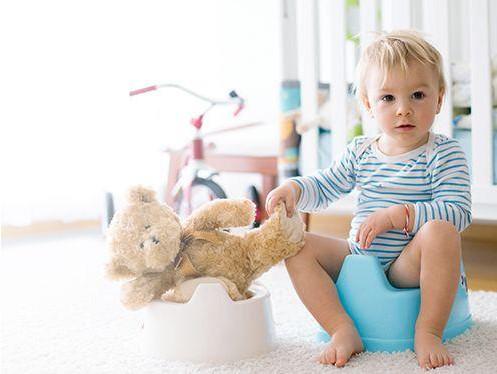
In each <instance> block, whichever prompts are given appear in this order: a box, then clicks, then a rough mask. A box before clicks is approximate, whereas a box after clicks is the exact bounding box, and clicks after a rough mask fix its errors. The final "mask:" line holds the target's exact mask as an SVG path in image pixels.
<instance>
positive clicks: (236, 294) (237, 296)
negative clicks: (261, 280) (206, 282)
mask: <svg viewBox="0 0 497 374" xmlns="http://www.w3.org/2000/svg"><path fill="white" fill-rule="evenodd" d="M216 278H217V279H219V280H220V281H221V282H223V283H224V285H225V286H226V291H227V292H228V295H229V297H230V298H231V300H233V301H239V300H245V299H246V297H245V296H244V295H242V294H241V293H240V291H239V290H238V287H237V286H236V284H235V283H233V282H232V281H230V280H229V279H227V278H225V277H216Z"/></svg>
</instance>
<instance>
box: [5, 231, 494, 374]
mask: <svg viewBox="0 0 497 374" xmlns="http://www.w3.org/2000/svg"><path fill="white" fill-rule="evenodd" d="M4 244H5V243H4ZM104 261H105V249H104V242H103V240H102V239H101V238H99V237H98V236H97V235H84V236H81V235H80V236H72V237H65V238H62V237H61V238H57V239H53V240H44V241H31V242H24V243H17V244H11V245H7V246H4V248H3V250H2V261H1V264H2V269H1V288H2V315H3V318H2V321H1V329H2V331H1V334H0V336H1V347H2V351H1V353H2V355H1V357H2V361H3V362H2V366H1V370H0V371H1V372H2V373H5V374H6V373H16V374H17V373H23V374H28V373H49V374H54V373H64V374H66V373H71V374H76V373H84V374H88V373H167V372H174V373H177V372H178V373H185V372H202V373H204V372H205V373H214V372H215V373H233V372H236V373H265V372H271V373H288V372H297V373H318V372H330V371H333V370H340V373H364V372H367V373H370V374H371V373H407V372H424V371H423V370H421V369H420V368H419V367H418V366H417V363H416V360H415V357H414V353H413V352H410V351H406V352H402V353H395V354H386V353H363V354H360V355H358V356H355V357H354V358H353V359H352V360H351V361H350V363H349V364H348V365H347V366H346V367H345V368H344V369H337V368H335V367H325V366H322V365H320V364H318V363H317V362H316V357H317V355H318V354H319V352H320V351H321V350H322V348H323V345H322V344H320V343H317V342H316V341H315V333H316V329H317V326H316V324H315V322H314V321H313V319H312V317H311V316H310V315H309V314H308V313H307V311H306V310H305V308H304V307H303V306H302V305H301V303H300V301H299V300H298V298H297V296H296V294H295V292H294V291H293V288H292V286H291V283H290V281H289V279H288V276H287V274H286V271H285V269H284V267H283V266H276V267H275V268H273V269H272V270H271V271H270V272H268V273H267V274H265V275H264V276H263V277H262V278H261V281H262V283H264V284H265V285H266V287H267V288H268V289H269V290H270V292H271V299H272V305H273V313H274V317H275V320H276V323H277V325H276V331H277V336H278V338H277V339H278V340H277V343H278V345H277V349H276V350H275V351H273V352H271V353H270V354H267V355H264V356H261V357H257V358H253V359H250V360H244V361H239V362H234V363H230V364H226V365H222V366H209V365H194V364H190V363H185V362H165V361H161V360H157V359H150V358H147V357H145V356H143V355H142V353H141V352H140V351H139V348H138V347H139V334H140V322H141V319H140V316H141V314H140V313H139V312H128V311H125V310H124V309H123V308H122V307H121V306H120V304H119V295H118V288H117V285H116V284H112V283H109V282H107V281H105V280H104V279H103V276H102V266H103V262H104ZM470 305H471V311H472V314H473V318H474V321H475V325H474V327H473V328H472V329H471V330H469V331H468V332H466V333H465V334H463V335H461V336H459V337H457V338H455V339H454V340H452V341H451V342H449V343H448V348H449V350H450V352H451V353H452V354H453V355H454V357H455V361H456V365H455V366H452V367H444V368H440V369H437V371H439V372H440V373H468V372H471V373H475V374H479V373H496V372H497V369H496V368H497V293H492V292H471V294H470Z"/></svg>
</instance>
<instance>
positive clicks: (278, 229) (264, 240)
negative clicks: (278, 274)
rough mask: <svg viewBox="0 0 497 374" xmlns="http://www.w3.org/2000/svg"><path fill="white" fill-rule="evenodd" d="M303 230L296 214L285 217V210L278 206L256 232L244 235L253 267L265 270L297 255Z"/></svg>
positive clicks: (302, 237)
mask: <svg viewBox="0 0 497 374" xmlns="http://www.w3.org/2000/svg"><path fill="white" fill-rule="evenodd" d="M304 230H305V226H304V223H303V222H302V220H301V218H300V216H299V215H298V213H296V214H294V215H293V217H287V215H286V210H285V209H284V208H283V207H282V206H278V207H277V209H276V211H275V212H274V213H273V214H272V215H271V217H269V219H268V220H267V221H266V222H265V223H264V224H263V225H262V226H261V227H260V228H259V229H258V230H251V231H249V232H248V233H247V235H246V241H247V243H250V245H249V257H250V259H251V262H252V264H253V266H254V267H255V268H257V269H266V270H267V269H268V267H270V266H273V265H275V264H277V263H278V262H280V261H281V260H284V259H286V258H288V257H291V256H294V255H295V254H297V253H298V252H299V251H300V249H301V248H302V247H303V245H304ZM263 271H265V270H263Z"/></svg>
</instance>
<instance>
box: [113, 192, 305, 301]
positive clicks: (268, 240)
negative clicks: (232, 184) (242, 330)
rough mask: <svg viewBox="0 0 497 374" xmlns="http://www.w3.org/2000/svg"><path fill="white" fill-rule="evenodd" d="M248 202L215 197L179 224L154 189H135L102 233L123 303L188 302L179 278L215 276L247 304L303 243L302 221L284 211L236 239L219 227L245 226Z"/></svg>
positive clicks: (249, 209) (251, 206) (250, 209)
mask: <svg viewBox="0 0 497 374" xmlns="http://www.w3.org/2000/svg"><path fill="white" fill-rule="evenodd" d="M254 211H255V206H254V204H253V203H252V202H251V201H249V200H247V199H240V200H233V199H218V200H214V201H211V202H209V203H206V204H204V205H203V206H202V207H200V208H198V209H197V210H195V211H194V212H193V213H192V214H191V215H190V216H189V217H188V218H187V219H186V220H185V221H184V222H183V223H182V222H181V221H180V219H179V217H178V216H177V215H176V214H175V213H174V212H173V210H172V209H171V208H170V207H169V206H167V205H166V204H160V203H159V201H157V199H156V198H155V193H154V191H152V190H150V189H147V188H144V187H140V186H138V187H135V188H133V189H131V190H130V192H129V194H128V203H127V205H126V206H125V207H124V208H123V209H122V210H120V211H119V212H117V213H116V215H115V216H114V218H113V219H112V222H111V224H110V227H109V229H108V232H107V245H108V249H109V253H110V262H109V263H108V264H107V267H106V274H107V276H108V277H109V278H110V279H113V280H126V282H125V283H124V284H123V285H122V288H121V302H122V303H123V304H124V306H125V307H126V308H129V309H139V308H142V307H144V306H145V305H147V304H148V303H149V302H150V301H152V300H154V299H160V298H162V299H163V300H173V301H179V302H185V301H187V297H186V296H185V295H184V294H183V293H182V291H181V289H180V288H176V287H177V286H179V285H180V284H181V283H182V282H183V281H185V280H187V279H192V278H198V277H214V278H217V279H218V280H219V281H221V282H222V283H223V284H224V286H225V288H226V290H227V292H228V294H229V296H230V297H231V299H233V300H243V299H246V298H247V296H249V295H248V294H247V290H248V287H249V286H250V284H251V283H252V281H253V280H255V279H256V278H258V277H259V276H260V275H261V274H263V273H264V272H266V271H267V270H269V269H270V268H271V267H272V266H273V265H275V264H276V263H278V262H279V261H281V260H283V259H285V258H287V257H290V256H293V255H295V254H296V253H297V252H298V251H299V250H300V249H301V248H302V246H303V244H304V242H303V240H304V224H303V222H302V220H301V219H300V216H299V215H298V214H294V215H293V217H292V218H288V217H287V215H286V211H285V209H284V208H283V207H281V206H280V207H279V208H278V209H277V211H276V212H275V213H274V214H273V215H272V216H271V217H270V218H269V219H268V220H266V222H265V223H264V224H263V225H262V226H261V227H259V228H257V229H252V230H248V231H247V232H245V233H244V234H243V235H235V234H232V233H229V232H226V231H225V230H224V229H226V228H230V227H242V226H248V225H251V224H252V223H253V220H254Z"/></svg>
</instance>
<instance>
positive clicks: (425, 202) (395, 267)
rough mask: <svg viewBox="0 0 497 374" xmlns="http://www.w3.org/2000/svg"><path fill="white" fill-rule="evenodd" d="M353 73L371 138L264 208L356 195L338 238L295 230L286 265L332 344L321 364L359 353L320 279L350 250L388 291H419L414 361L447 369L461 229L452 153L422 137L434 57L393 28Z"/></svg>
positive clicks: (463, 174) (463, 186)
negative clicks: (367, 262) (369, 263)
mask: <svg viewBox="0 0 497 374" xmlns="http://www.w3.org/2000/svg"><path fill="white" fill-rule="evenodd" d="M358 73H359V74H358V77H359V79H358V97H359V99H360V100H361V102H362V104H363V105H364V106H365V108H366V109H367V111H368V112H369V114H370V115H371V116H372V117H373V118H374V119H375V121H376V123H377V125H378V126H379V129H380V130H381V131H380V135H378V136H375V137H373V138H366V137H358V138H355V139H354V140H353V141H352V142H351V143H350V144H349V145H348V147H347V149H346V151H345V152H344V155H343V156H342V157H341V159H339V160H337V161H335V162H334V163H333V164H332V165H331V166H330V167H329V168H328V169H324V170H320V171H317V172H316V173H315V174H313V175H309V176H304V177H296V178H292V179H289V180H287V181H286V182H284V183H283V184H282V185H281V186H279V187H278V188H276V189H274V190H273V191H271V193H270V194H269V195H268V198H267V201H266V209H267V211H268V212H269V213H271V212H273V210H274V207H275V206H276V204H277V203H278V202H279V201H283V202H284V203H285V205H286V209H287V214H288V215H293V213H294V210H295V208H297V209H299V210H302V211H307V212H311V211H316V210H319V209H323V208H325V207H327V206H328V205H329V204H330V203H332V202H333V201H336V200H337V199H339V198H340V197H341V196H343V195H345V194H347V193H349V192H351V191H352V190H353V189H354V188H356V189H357V190H358V191H359V196H358V204H357V211H356V212H355V215H354V218H353V220H352V225H351V229H350V233H349V237H348V239H347V240H343V239H338V238H332V237H325V236H320V235H316V234H312V233H306V239H305V241H306V244H305V246H304V248H303V249H302V250H301V252H299V254H297V255H296V256H294V257H292V258H289V259H287V261H286V266H287V269H288V272H289V275H290V278H291V280H292V282H293V285H294V287H295V290H296V292H297V294H298V295H299V297H300V299H301V300H302V302H303V303H304V304H305V306H306V307H307V309H308V310H309V311H310V312H311V314H312V315H313V316H314V318H315V319H316V320H317V321H318V322H319V323H320V325H321V326H322V327H323V328H324V329H325V330H326V331H327V332H328V333H329V335H330V336H331V337H332V340H331V342H330V343H329V345H328V346H327V348H326V349H325V350H324V351H323V352H322V354H321V356H320V358H319V360H320V362H321V363H323V364H334V365H335V366H338V367H341V366H344V365H345V364H346V363H347V361H348V360H349V359H350V357H351V356H352V355H353V354H355V353H359V352H361V351H363V349H364V348H363V344H362V341H361V338H360V336H359V334H358V332H357V330H356V328H355V326H354V323H353V321H352V320H351V319H350V317H349V316H348V315H347V314H346V312H345V311H344V309H343V307H342V306H341V304H340V301H339V298H338V295H337V291H336V288H335V285H334V283H333V282H331V280H333V281H336V279H337V277H338V274H339V272H340V268H341V266H342V263H343V260H344V258H345V256H347V255H348V254H351V253H352V254H357V255H366V256H376V257H377V258H378V259H379V261H380V262H381V264H382V265H383V267H384V270H385V272H386V274H387V276H388V279H389V281H390V282H391V284H392V285H393V286H395V287H398V288H404V287H420V289H421V306H420V311H419V315H418V318H417V321H416V330H415V352H416V357H417V360H418V363H419V365H420V366H421V367H423V368H435V367H439V366H443V365H451V364H453V362H454V360H453V358H452V357H451V355H450V354H449V352H448V351H447V349H446V348H445V346H443V345H442V333H443V330H444V327H445V324H446V323H447V319H448V317H449V314H450V310H451V307H452V303H453V300H454V298H455V294H456V291H457V288H458V282H459V281H460V279H461V278H462V276H461V271H460V269H461V241H460V234H459V232H461V231H463V230H464V229H465V228H466V227H467V226H468V225H469V224H470V223H471V194H470V178H469V173H468V166H467V162H466V159H465V156H464V153H463V151H462V150H461V148H460V146H459V145H458V143H457V142H456V141H455V140H453V139H450V138H448V137H446V136H444V135H439V134H435V133H433V132H431V131H430V129H431V127H432V124H433V120H434V118H435V115H436V114H438V113H439V112H440V107H441V105H442V101H443V97H444V92H445V89H446V87H445V81H444V77H443V71H442V59H441V56H440V54H439V52H438V51H437V50H436V49H435V48H434V47H433V46H432V45H431V44H429V43H428V42H427V41H426V40H424V39H423V38H421V37H420V36H419V35H418V34H416V33H414V32H412V31H397V32H391V33H388V34H384V35H382V36H380V37H379V38H378V39H377V40H375V41H374V42H373V43H372V44H371V45H370V46H368V48H366V49H365V51H364V53H363V55H362V56H361V60H360V62H359V66H358Z"/></svg>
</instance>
